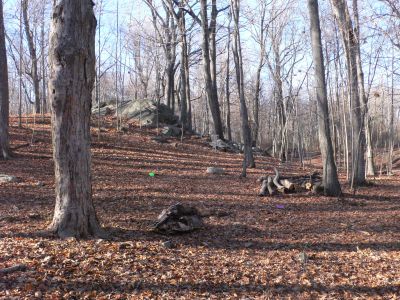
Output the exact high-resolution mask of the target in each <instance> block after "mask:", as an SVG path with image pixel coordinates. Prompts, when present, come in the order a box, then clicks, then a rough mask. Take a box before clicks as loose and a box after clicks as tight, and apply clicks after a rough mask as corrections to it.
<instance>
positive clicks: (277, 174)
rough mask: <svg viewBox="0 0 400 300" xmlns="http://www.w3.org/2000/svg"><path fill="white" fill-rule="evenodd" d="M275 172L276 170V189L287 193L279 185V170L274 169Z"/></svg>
mask: <svg viewBox="0 0 400 300" xmlns="http://www.w3.org/2000/svg"><path fill="white" fill-rule="evenodd" d="M274 170H275V177H274V180H273V183H274V184H275V186H276V188H277V189H278V191H279V192H281V193H285V187H284V186H283V185H281V184H280V183H279V172H278V169H277V168H274Z"/></svg>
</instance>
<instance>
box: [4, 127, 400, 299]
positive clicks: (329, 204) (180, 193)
mask: <svg viewBox="0 0 400 300" xmlns="http://www.w3.org/2000/svg"><path fill="white" fill-rule="evenodd" d="M31 134H32V130H31V129H29V128H26V127H25V128H22V129H18V128H16V127H12V128H11V139H12V147H13V148H16V147H18V146H21V147H20V148H18V149H17V150H15V154H16V155H15V159H13V160H10V161H0V173H2V174H8V175H14V176H17V177H18V178H19V179H20V180H19V182H16V183H7V184H1V185H0V269H2V268H5V267H10V266H14V265H18V264H25V265H26V266H27V269H26V270H25V271H22V272H14V273H11V274H7V275H1V274H0V299H35V298H37V299H317V298H318V299H366V298H370V299H380V298H381V299H399V297H400V188H399V186H400V177H399V176H398V175H394V176H391V177H382V178H376V179H373V180H372V179H371V181H373V182H374V184H373V185H371V186H369V187H363V188H360V189H358V190H357V191H356V193H355V194H350V193H349V191H348V188H347V187H346V185H344V191H345V194H344V197H343V199H341V200H339V199H336V198H327V197H323V196H315V195H311V194H308V193H306V192H304V193H299V194H288V195H278V196H274V197H262V198H261V197H258V196H257V194H258V190H259V184H258V183H257V182H256V179H257V178H258V177H259V176H260V175H264V174H265V173H270V174H272V173H273V167H275V166H278V168H279V170H280V171H281V173H282V174H283V175H287V174H307V173H310V172H311V171H313V170H314V167H312V166H310V167H308V168H306V169H302V168H300V167H299V165H298V163H287V164H280V163H278V161H277V160H275V159H272V158H266V157H257V168H256V169H253V170H249V172H248V177H247V178H245V179H243V178H239V174H240V169H241V160H242V156H241V155H239V154H229V153H222V152H215V151H213V150H212V149H210V148H208V147H207V146H206V142H205V140H204V139H195V138H190V137H188V138H185V139H184V140H183V143H181V142H180V141H178V140H175V141H173V142H174V143H175V142H176V144H174V143H170V144H158V143H156V142H154V141H152V140H151V138H152V137H154V135H155V130H150V129H143V130H139V128H137V127H133V128H131V129H130V130H129V132H127V133H124V134H121V133H117V132H116V131H115V130H113V129H110V128H109V129H106V130H105V132H103V133H102V137H101V140H100V141H99V140H98V139H97V135H96V134H95V130H94V131H93V141H92V150H93V198H94V202H95V206H96V210H97V212H98V216H99V218H100V220H101V222H102V224H103V225H104V227H106V228H107V229H108V230H109V232H110V233H111V237H110V238H109V239H104V240H101V239H94V240H93V239H92V240H76V239H67V240H59V239H57V238H55V237H53V236H51V235H48V234H46V233H45V232H43V230H44V229H46V226H47V225H48V224H49V222H50V221H51V218H52V212H53V209H54V199H55V195H54V177H53V162H52V153H51V134H50V131H49V124H39V125H36V130H35V138H34V139H35V143H34V144H30V141H31ZM209 166H218V167H223V168H225V169H226V170H227V174H226V175H209V174H206V172H205V171H206V168H207V167H209ZM149 172H155V174H156V175H155V177H150V176H149V175H148V174H149ZM176 202H181V203H185V204H190V205H193V206H195V207H197V208H198V209H199V210H200V211H201V212H203V213H208V214H211V216H210V217H207V218H205V219H204V222H205V224H206V226H205V228H203V229H201V230H198V231H195V232H192V233H190V234H184V235H174V236H165V235H161V234H158V233H155V232H153V231H151V230H150V229H149V226H150V225H151V224H152V223H153V222H154V221H155V220H156V218H157V216H158V214H159V213H160V212H161V210H162V209H164V208H166V207H168V206H169V205H171V204H174V203H176ZM221 212H222V213H221ZM165 241H171V243H172V246H173V247H172V248H170V247H166V246H165V244H163V242H165ZM305 257H306V259H304V258H305Z"/></svg>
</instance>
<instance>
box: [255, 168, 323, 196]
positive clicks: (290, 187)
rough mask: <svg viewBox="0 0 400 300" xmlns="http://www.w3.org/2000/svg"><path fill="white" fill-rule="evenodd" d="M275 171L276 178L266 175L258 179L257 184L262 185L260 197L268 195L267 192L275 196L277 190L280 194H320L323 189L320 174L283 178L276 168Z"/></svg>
mask: <svg viewBox="0 0 400 300" xmlns="http://www.w3.org/2000/svg"><path fill="white" fill-rule="evenodd" d="M274 171H275V176H274V177H272V176H269V175H266V176H261V177H259V178H258V179H257V182H259V183H261V188H260V192H259V196H265V195H267V191H268V193H269V194H270V195H273V194H274V193H275V191H276V190H277V191H279V192H280V193H286V192H290V193H293V192H296V191H297V192H299V191H305V190H308V191H312V192H319V191H320V189H321V188H320V186H322V177H321V175H320V174H319V173H318V172H314V173H312V174H310V175H300V176H281V175H280V173H279V171H278V169H277V168H274ZM314 189H315V191H314Z"/></svg>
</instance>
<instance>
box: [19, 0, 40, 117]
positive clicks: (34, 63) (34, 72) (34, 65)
mask: <svg viewBox="0 0 400 300" xmlns="http://www.w3.org/2000/svg"><path fill="white" fill-rule="evenodd" d="M22 15H23V19H24V27H25V34H26V39H27V41H28V49H29V56H30V58H31V70H30V74H29V75H30V77H31V78H32V81H33V91H34V93H35V112H36V113H37V114H39V113H40V88H39V76H38V59H37V55H36V47H35V42H34V39H33V34H32V31H31V29H30V25H29V19H28V0H23V1H22Z"/></svg>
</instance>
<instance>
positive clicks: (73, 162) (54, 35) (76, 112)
mask: <svg viewBox="0 0 400 300" xmlns="http://www.w3.org/2000/svg"><path fill="white" fill-rule="evenodd" d="M95 30H96V19H95V17H94V13H93V2H92V1H90V0H82V1H76V0H55V1H54V7H53V14H52V26H51V33H50V50H49V63H50V81H49V96H50V101H51V108H52V133H53V134H52V137H53V158H54V164H55V186H56V188H55V189H56V205H55V210H54V216H53V222H52V223H51V225H50V229H51V230H53V231H55V232H56V233H57V234H58V235H59V236H60V237H70V236H72V237H87V236H98V235H101V234H102V230H101V227H100V224H99V222H98V219H97V216H96V212H95V209H94V206H93V202H92V185H91V184H92V183H91V171H90V167H91V154H90V112H91V102H92V99H91V96H92V89H93V84H94V78H95Z"/></svg>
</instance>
